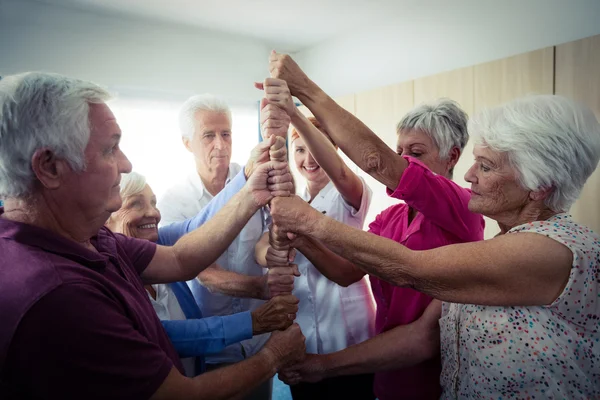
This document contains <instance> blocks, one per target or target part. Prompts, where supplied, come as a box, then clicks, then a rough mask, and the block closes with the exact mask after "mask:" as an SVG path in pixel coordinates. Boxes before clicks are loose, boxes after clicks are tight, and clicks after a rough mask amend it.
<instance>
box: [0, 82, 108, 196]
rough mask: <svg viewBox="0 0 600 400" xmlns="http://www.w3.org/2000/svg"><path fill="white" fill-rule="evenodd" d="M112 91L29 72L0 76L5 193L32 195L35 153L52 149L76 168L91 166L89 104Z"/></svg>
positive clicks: (0, 170) (0, 187)
mask: <svg viewBox="0 0 600 400" xmlns="http://www.w3.org/2000/svg"><path fill="white" fill-rule="evenodd" d="M109 98H110V94H109V93H108V92H107V91H106V90H105V89H103V88H101V87H100V86H97V85H95V84H93V83H91V82H86V81H82V80H78V79H72V78H67V77H65V76H61V75H57V74H48V73H41V72H29V73H24V74H19V75H9V76H5V77H3V78H2V80H0V197H3V198H8V197H16V198H19V197H25V196H27V195H29V194H31V192H32V190H33V185H34V182H35V175H34V173H33V170H32V169H31V157H32V156H33V154H34V153H35V151H36V150H38V149H41V148H44V147H47V148H49V149H50V150H52V151H53V152H54V153H55V154H56V156H57V157H59V158H61V159H64V160H66V161H67V162H68V163H69V165H70V166H71V168H73V169H74V170H75V171H83V170H84V169H85V156H84V151H85V148H86V146H87V144H88V141H89V138H90V123H89V115H88V114H89V103H104V102H106V101H107V100H108V99H109Z"/></svg>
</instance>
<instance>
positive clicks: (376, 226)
mask: <svg viewBox="0 0 600 400" xmlns="http://www.w3.org/2000/svg"><path fill="white" fill-rule="evenodd" d="M384 213H385V210H384V211H383V212H380V213H379V214H377V216H376V217H375V221H373V222H371V223H370V224H369V232H370V233H374V234H375V235H377V236H380V235H381V226H382V222H383V214H384Z"/></svg>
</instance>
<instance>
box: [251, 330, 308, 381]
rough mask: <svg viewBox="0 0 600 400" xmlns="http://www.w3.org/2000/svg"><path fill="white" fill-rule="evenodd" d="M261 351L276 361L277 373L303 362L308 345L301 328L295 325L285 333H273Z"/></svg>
mask: <svg viewBox="0 0 600 400" xmlns="http://www.w3.org/2000/svg"><path fill="white" fill-rule="evenodd" d="M261 351H263V352H264V353H265V354H266V355H268V357H270V358H272V359H273V360H275V363H276V365H277V371H280V370H282V369H283V368H285V367H286V366H289V365H294V364H296V363H298V362H300V361H302V359H304V356H305V354H306V345H305V344H304V335H303V334H302V331H301V330H300V326H298V324H293V325H292V326H290V327H289V328H287V329H286V330H285V331H283V332H281V331H275V332H273V333H272V334H271V337H270V338H269V340H268V341H267V343H266V344H265V347H263V350H261Z"/></svg>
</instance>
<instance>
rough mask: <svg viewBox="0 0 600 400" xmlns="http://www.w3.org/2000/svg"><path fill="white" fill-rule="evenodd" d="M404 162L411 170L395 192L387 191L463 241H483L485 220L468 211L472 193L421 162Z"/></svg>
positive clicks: (404, 175)
mask: <svg viewBox="0 0 600 400" xmlns="http://www.w3.org/2000/svg"><path fill="white" fill-rule="evenodd" d="M404 158H405V159H406V160H407V161H408V167H407V168H406V170H405V171H404V173H403V174H402V177H401V178H400V183H399V184H398V187H397V188H396V190H395V191H394V192H392V191H390V190H389V189H388V190H387V192H388V195H389V196H391V197H394V198H396V199H400V200H403V201H404V202H405V203H406V204H408V205H409V206H410V207H412V208H414V209H415V210H417V211H418V212H420V213H422V214H423V215H424V216H425V217H427V218H429V219H431V220H432V221H433V222H434V223H435V224H436V225H438V226H439V227H441V228H442V229H444V230H446V231H448V232H450V233H452V234H454V235H456V236H457V237H459V238H460V239H462V240H464V241H473V240H481V239H483V227H484V222H483V217H482V216H481V215H480V214H474V213H472V212H470V211H469V209H468V204H469V199H470V197H471V193H470V191H469V190H468V189H465V188H463V187H461V186H459V185H457V184H456V183H454V182H452V181H451V180H449V179H447V178H445V177H443V176H441V175H437V174H435V173H433V172H431V171H430V170H429V168H427V167H426V166H425V164H423V163H422V162H420V161H419V160H416V159H414V158H410V157H404Z"/></svg>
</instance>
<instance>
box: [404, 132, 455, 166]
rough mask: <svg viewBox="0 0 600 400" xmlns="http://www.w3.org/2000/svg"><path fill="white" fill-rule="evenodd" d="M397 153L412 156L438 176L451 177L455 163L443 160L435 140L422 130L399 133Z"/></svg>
mask: <svg viewBox="0 0 600 400" xmlns="http://www.w3.org/2000/svg"><path fill="white" fill-rule="evenodd" d="M396 152H397V153H398V154H400V155H401V156H410V157H414V158H416V159H418V160H419V161H421V162H422V163H423V164H425V165H426V166H427V167H428V168H429V169H430V170H431V171H433V172H435V173H436V174H438V175H442V176H446V177H448V176H449V171H450V169H451V168H452V167H453V166H454V164H456V162H455V161H451V160H450V159H449V160H441V159H440V149H439V148H438V147H437V146H436V144H435V142H434V141H433V139H432V138H431V137H430V136H429V135H427V134H426V133H424V132H423V131H421V130H415V129H409V130H403V131H400V132H399V133H398V142H397V145H396Z"/></svg>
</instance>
